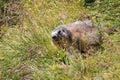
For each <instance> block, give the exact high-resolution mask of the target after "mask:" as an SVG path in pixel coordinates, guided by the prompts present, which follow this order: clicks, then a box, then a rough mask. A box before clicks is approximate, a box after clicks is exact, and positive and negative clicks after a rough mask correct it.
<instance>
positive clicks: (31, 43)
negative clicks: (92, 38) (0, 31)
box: [0, 0, 120, 80]
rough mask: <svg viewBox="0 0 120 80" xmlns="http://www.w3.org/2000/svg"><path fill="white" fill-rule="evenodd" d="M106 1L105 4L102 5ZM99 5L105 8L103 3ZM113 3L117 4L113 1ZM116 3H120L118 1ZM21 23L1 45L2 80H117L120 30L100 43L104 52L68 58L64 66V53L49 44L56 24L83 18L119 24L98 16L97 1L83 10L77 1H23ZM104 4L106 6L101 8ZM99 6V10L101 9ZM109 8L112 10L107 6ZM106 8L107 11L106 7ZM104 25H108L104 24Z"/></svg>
mask: <svg viewBox="0 0 120 80" xmlns="http://www.w3.org/2000/svg"><path fill="white" fill-rule="evenodd" d="M105 2H106V3H105ZM105 2H103V3H101V4H102V6H105V5H108V4H109V2H108V3H107V1H105ZM111 2H112V3H114V4H117V3H116V2H114V1H112V0H111ZM118 2H119V1H118ZM23 3H24V15H23V16H24V21H23V22H24V23H23V26H22V27H19V28H18V27H15V28H9V29H8V30H7V32H6V34H5V35H4V37H2V40H1V42H0V79H2V80H27V79H33V80H71V79H72V80H95V79H99V80H104V79H105V80H119V79H120V76H119V75H120V73H119V71H120V64H119V63H120V60H119V58H120V57H119V55H120V54H119V52H120V50H119V48H120V47H119V44H120V38H119V36H120V35H119V34H120V31H118V32H117V33H115V34H114V35H111V36H109V39H107V40H106V41H105V42H106V43H104V44H103V47H104V48H105V49H104V51H103V52H99V51H98V52H97V53H96V54H94V55H92V56H89V57H88V58H86V59H82V58H81V57H79V56H80V55H79V54H78V55H77V57H73V58H70V60H69V64H67V65H66V64H64V61H65V62H66V63H68V61H67V60H66V59H64V61H63V58H64V56H65V54H66V52H65V51H64V50H58V49H56V47H55V46H54V45H52V43H51V31H52V30H53V29H54V28H55V27H56V26H58V25H61V24H67V23H70V22H73V21H76V20H79V19H84V18H85V16H86V15H89V16H92V19H93V21H94V22H95V24H96V26H97V24H98V23H97V21H96V19H95V17H96V15H99V16H100V19H101V21H102V20H105V21H106V22H105V25H104V26H105V27H110V26H111V25H115V26H117V27H118V25H119V23H118V22H116V21H117V20H116V19H115V17H114V16H113V15H112V17H113V20H110V22H111V21H113V23H114V24H113V23H110V22H109V20H106V17H109V18H110V17H111V15H108V14H107V13H106V14H101V12H99V10H102V9H104V8H101V9H99V8H98V6H100V5H99V4H98V3H97V2H96V3H95V5H93V6H88V7H87V8H85V7H84V6H82V5H80V4H82V2H80V1H77V0H76V1H71V2H68V1H64V0H62V1H61V0H56V1H55V0H33V1H32V0H31V1H30V0H25V1H23ZM104 4H105V5H104ZM102 6H101V7H102ZM110 8H112V7H110ZM105 9H108V8H107V7H106V8H105ZM117 13H118V14H119V12H116V14H117ZM107 22H108V23H109V24H107Z"/></svg>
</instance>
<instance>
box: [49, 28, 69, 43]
mask: <svg viewBox="0 0 120 80" xmlns="http://www.w3.org/2000/svg"><path fill="white" fill-rule="evenodd" d="M51 37H52V40H53V41H61V40H63V39H66V38H68V31H67V29H66V28H64V27H58V28H56V29H55V30H53V31H52V34H51Z"/></svg>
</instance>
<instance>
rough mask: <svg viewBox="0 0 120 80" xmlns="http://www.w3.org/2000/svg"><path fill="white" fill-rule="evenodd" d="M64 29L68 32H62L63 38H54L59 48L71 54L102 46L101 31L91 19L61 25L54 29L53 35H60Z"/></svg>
mask: <svg viewBox="0 0 120 80" xmlns="http://www.w3.org/2000/svg"><path fill="white" fill-rule="evenodd" d="M62 30H65V31H67V32H61V34H60V35H61V36H60V37H62V38H61V39H58V40H57V41H56V40H54V39H52V41H53V43H54V45H56V46H57V47H58V48H59V49H60V48H63V49H65V50H66V51H67V52H69V53H71V54H72V53H73V52H80V53H86V52H89V51H90V50H91V49H92V50H93V49H96V48H98V47H99V46H100V43H101V42H100V39H99V38H100V37H99V35H100V33H99V31H98V30H97V29H96V28H95V27H94V25H93V22H92V21H91V20H85V21H76V22H73V23H70V24H66V25H61V26H59V27H57V28H56V29H55V30H53V32H52V37H53V36H56V35H57V36H58V35H59V34H58V32H59V31H62ZM68 32H69V34H68ZM64 34H65V36H64ZM60 37H59V36H58V37H57V38H60Z"/></svg>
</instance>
